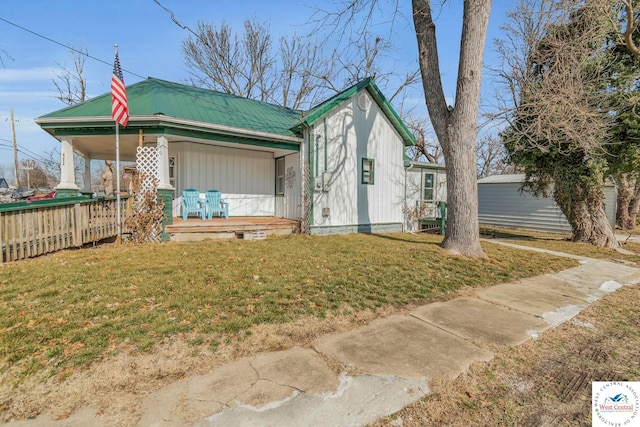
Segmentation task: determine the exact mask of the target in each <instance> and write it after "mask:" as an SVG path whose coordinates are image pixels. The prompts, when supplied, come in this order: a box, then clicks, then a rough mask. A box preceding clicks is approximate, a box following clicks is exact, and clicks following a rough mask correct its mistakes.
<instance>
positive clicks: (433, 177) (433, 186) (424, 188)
mask: <svg viewBox="0 0 640 427" xmlns="http://www.w3.org/2000/svg"><path fill="white" fill-rule="evenodd" d="M428 176H431V187H427V177H428ZM422 177H423V178H422V200H424V201H427V202H434V201H435V198H436V174H435V173H433V172H425V173H424V174H423V175H422ZM427 191H431V197H430V198H429V197H426V193H427Z"/></svg>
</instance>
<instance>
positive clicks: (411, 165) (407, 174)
mask: <svg viewBox="0 0 640 427" xmlns="http://www.w3.org/2000/svg"><path fill="white" fill-rule="evenodd" d="M413 166H414V164H413V162H411V161H410V162H409V167H408V168H405V170H404V206H405V210H406V209H408V208H409V205H408V204H407V176H409V173H408V172H410V171H411V170H412V169H413ZM405 215H406V214H405ZM405 222H406V221H403V222H402V232H403V233H404V232H405V229H404V226H405Z"/></svg>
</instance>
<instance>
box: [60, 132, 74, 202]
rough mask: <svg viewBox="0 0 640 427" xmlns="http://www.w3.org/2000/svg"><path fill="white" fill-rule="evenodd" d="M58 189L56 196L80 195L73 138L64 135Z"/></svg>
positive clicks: (61, 146) (61, 145)
mask: <svg viewBox="0 0 640 427" xmlns="http://www.w3.org/2000/svg"><path fill="white" fill-rule="evenodd" d="M55 190H56V197H72V196H77V195H78V190H79V187H78V185H77V184H76V174H75V167H74V162H73V139H72V138H71V137H69V136H63V137H62V138H61V140H60V183H59V184H58V186H57V187H55Z"/></svg>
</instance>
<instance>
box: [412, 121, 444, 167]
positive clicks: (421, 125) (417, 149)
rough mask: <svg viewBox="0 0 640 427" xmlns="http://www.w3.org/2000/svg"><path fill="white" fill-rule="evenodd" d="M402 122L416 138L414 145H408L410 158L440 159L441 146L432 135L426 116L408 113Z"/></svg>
mask: <svg viewBox="0 0 640 427" xmlns="http://www.w3.org/2000/svg"><path fill="white" fill-rule="evenodd" d="M404 122H405V123H406V125H407V127H408V128H409V130H410V131H411V133H412V134H413V136H414V137H415V139H416V145H414V146H412V147H409V148H408V150H407V155H408V156H409V157H410V158H411V159H412V160H425V159H426V160H427V162H429V163H440V162H441V161H442V147H440V144H438V140H437V139H436V138H435V135H433V132H432V130H431V127H430V125H429V120H428V119H427V118H426V117H413V116H411V115H408V116H407V117H405V118H404Z"/></svg>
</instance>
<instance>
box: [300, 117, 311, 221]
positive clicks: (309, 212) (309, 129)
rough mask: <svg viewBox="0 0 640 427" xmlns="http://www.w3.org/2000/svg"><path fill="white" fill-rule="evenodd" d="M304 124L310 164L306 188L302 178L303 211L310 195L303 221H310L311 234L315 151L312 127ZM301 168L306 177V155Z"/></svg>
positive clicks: (301, 159)
mask: <svg viewBox="0 0 640 427" xmlns="http://www.w3.org/2000/svg"><path fill="white" fill-rule="evenodd" d="M302 124H303V126H304V127H305V128H306V130H307V134H306V136H305V141H304V143H303V144H305V147H306V149H307V151H308V155H309V158H308V159H307V160H308V164H307V168H306V169H307V173H308V174H309V176H308V177H306V179H307V181H308V182H307V185H306V186H305V185H304V180H305V177H304V176H303V177H302V192H303V194H302V209H303V210H304V209H306V206H305V203H304V199H305V193H308V197H309V209H308V211H307V212H306V213H305V212H303V217H302V219H303V221H304V220H305V217H306V218H308V219H309V230H308V231H309V233H311V225H312V224H313V223H314V221H313V150H312V149H311V148H312V147H311V141H312V138H311V136H312V135H311V126H309V125H308V124H307V123H306V122H303V123H302ZM302 154H304V153H302ZM300 166H301V169H302V173H303V175H304V170H305V167H304V155H301V156H300ZM305 187H306V188H307V190H306V191H305Z"/></svg>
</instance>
